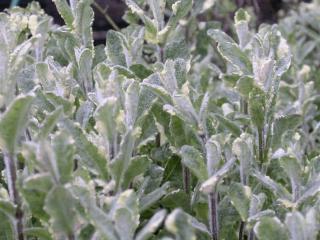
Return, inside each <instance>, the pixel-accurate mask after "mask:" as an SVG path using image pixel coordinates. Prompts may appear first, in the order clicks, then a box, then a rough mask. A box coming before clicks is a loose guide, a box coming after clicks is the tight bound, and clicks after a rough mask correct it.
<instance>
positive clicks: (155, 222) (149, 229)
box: [135, 209, 167, 240]
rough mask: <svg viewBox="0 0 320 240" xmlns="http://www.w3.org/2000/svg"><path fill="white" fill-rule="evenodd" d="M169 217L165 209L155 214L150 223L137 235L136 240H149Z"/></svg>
mask: <svg viewBox="0 0 320 240" xmlns="http://www.w3.org/2000/svg"><path fill="white" fill-rule="evenodd" d="M166 215H167V211H166V210H165V209H163V210H160V211H158V212H157V213H155V214H154V215H153V216H152V217H151V218H150V220H149V221H148V223H147V224H146V225H145V226H144V227H143V228H142V229H141V230H140V231H139V232H138V233H137V236H136V238H135V240H147V239H149V238H150V237H151V236H152V234H153V233H154V232H156V231H157V229H158V228H159V227H160V226H161V224H162V223H163V221H164V219H165V217H166Z"/></svg>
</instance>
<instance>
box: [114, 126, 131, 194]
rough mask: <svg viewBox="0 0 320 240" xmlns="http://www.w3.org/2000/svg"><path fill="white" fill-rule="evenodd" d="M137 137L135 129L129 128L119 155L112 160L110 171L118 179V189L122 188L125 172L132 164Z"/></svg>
mask: <svg viewBox="0 0 320 240" xmlns="http://www.w3.org/2000/svg"><path fill="white" fill-rule="evenodd" d="M135 138H136V136H135V133H134V131H133V130H128V131H127V133H126V134H125V135H124V137H123V139H122V142H121V145H120V151H119V153H118V155H117V156H116V157H115V159H114V160H113V161H112V162H110V165H109V167H110V173H111V175H112V177H113V179H114V180H115V181H116V189H117V190H120V187H121V185H122V182H123V180H124V179H123V178H124V174H125V172H126V171H127V169H128V167H129V165H130V162H131V157H132V151H133V147H134V142H135Z"/></svg>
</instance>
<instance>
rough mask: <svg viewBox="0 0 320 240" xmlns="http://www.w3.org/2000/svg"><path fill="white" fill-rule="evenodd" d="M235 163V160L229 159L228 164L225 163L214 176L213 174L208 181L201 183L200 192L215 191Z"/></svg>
mask: <svg viewBox="0 0 320 240" xmlns="http://www.w3.org/2000/svg"><path fill="white" fill-rule="evenodd" d="M235 161H236V159H235V158H231V159H230V160H229V161H228V162H226V163H225V164H224V165H223V166H222V167H221V168H220V169H219V170H218V171H217V172H216V173H215V174H213V175H212V176H211V177H210V178H209V179H208V180H206V181H205V182H204V183H202V185H201V187H200V191H202V192H205V193H211V192H213V191H215V188H216V187H217V184H218V183H219V182H220V181H221V180H222V178H223V177H224V176H225V175H226V174H227V173H228V172H229V171H230V169H231V168H232V166H233V164H234V163H235Z"/></svg>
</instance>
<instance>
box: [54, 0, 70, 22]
mask: <svg viewBox="0 0 320 240" xmlns="http://www.w3.org/2000/svg"><path fill="white" fill-rule="evenodd" d="M53 2H54V3H55V5H56V8H57V10H58V12H59V14H60V15H61V17H62V18H63V20H64V22H65V24H66V25H67V26H68V27H69V28H72V23H73V20H74V19H73V14H72V11H71V8H70V6H69V5H68V3H67V1H66V0H53Z"/></svg>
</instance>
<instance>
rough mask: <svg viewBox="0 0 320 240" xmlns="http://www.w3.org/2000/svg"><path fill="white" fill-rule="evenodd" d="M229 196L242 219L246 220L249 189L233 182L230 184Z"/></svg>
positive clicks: (249, 199) (248, 206)
mask: <svg viewBox="0 0 320 240" xmlns="http://www.w3.org/2000/svg"><path fill="white" fill-rule="evenodd" d="M229 194H230V195H229V196H230V200H231V203H232V205H233V206H234V207H235V208H236V209H237V211H238V213H239V214H240V216H241V219H242V221H244V222H246V220H247V219H248V217H249V208H250V201H251V195H252V193H251V189H250V188H249V187H248V186H244V185H242V184H240V183H233V184H232V185H231V186H230V191H229Z"/></svg>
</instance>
